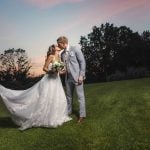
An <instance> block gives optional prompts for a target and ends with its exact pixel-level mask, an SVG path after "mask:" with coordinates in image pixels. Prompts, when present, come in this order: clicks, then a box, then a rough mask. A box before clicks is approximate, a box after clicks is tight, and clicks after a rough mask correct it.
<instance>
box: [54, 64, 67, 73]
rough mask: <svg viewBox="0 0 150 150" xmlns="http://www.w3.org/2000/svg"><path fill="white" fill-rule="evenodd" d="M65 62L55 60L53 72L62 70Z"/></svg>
mask: <svg viewBox="0 0 150 150" xmlns="http://www.w3.org/2000/svg"><path fill="white" fill-rule="evenodd" d="M64 66H65V65H64V63H63V62H61V61H54V62H53V63H52V71H53V72H57V71H60V70H62V69H64Z"/></svg>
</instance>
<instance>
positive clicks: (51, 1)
mask: <svg viewBox="0 0 150 150" xmlns="http://www.w3.org/2000/svg"><path fill="white" fill-rule="evenodd" d="M23 1H24V2H25V3H28V4H30V5H34V6H37V7H39V8H48V7H51V6H55V5H59V4H63V3H79V2H82V1H84V0H23Z"/></svg>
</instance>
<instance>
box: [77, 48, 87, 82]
mask: <svg viewBox="0 0 150 150" xmlns="http://www.w3.org/2000/svg"><path fill="white" fill-rule="evenodd" d="M76 57H77V60H78V63H79V66H80V72H79V80H80V79H85V70H86V62H85V58H84V56H83V53H82V51H81V48H80V47H76Z"/></svg>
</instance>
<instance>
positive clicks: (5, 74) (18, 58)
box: [0, 48, 31, 81]
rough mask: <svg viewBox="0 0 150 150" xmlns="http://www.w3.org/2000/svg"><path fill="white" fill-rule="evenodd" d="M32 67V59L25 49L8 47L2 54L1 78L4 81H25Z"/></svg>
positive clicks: (0, 63) (0, 61) (0, 64)
mask: <svg viewBox="0 0 150 150" xmlns="http://www.w3.org/2000/svg"><path fill="white" fill-rule="evenodd" d="M30 68H31V65H30V61H29V60H28V56H27V54H26V51H25V50H23V49H20V48H19V49H14V48H13V49H8V50H5V51H4V53H3V54H1V55H0V78H1V80H3V81H12V80H18V81H23V80H25V79H26V78H27V76H28V74H29V70H30Z"/></svg>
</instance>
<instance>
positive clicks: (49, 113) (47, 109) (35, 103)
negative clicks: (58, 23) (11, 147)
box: [0, 36, 86, 130]
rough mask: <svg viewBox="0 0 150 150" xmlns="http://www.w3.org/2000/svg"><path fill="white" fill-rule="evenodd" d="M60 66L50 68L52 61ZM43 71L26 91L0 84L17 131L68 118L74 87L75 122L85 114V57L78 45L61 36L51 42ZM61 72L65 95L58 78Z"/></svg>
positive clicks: (53, 123)
mask: <svg viewBox="0 0 150 150" xmlns="http://www.w3.org/2000/svg"><path fill="white" fill-rule="evenodd" d="M56 62H61V63H62V64H64V65H63V67H62V68H61V69H58V70H55V71H54V70H53V68H54V67H53V66H54V64H56ZM43 70H44V71H45V72H46V74H45V75H44V76H43V78H42V79H41V80H40V81H39V82H37V83H36V84H35V85H34V86H32V87H31V88H29V89H27V90H11V89H8V88H5V87H4V86H2V85H0V96H1V98H2V100H3V102H4V104H5V105H6V107H7V109H8V111H9V112H10V115H11V119H12V120H13V121H14V123H15V124H17V125H18V126H20V128H19V129H20V130H25V129H28V128H31V127H54V128H55V127H58V126H59V125H62V124H63V123H64V122H67V121H70V120H71V119H72V118H71V117H70V115H71V114H72V98H73V92H74V89H75V90H76V93H77V97H78V102H79V118H78V121H77V122H78V123H82V122H83V120H84V118H85V117H86V108H85V96H84V88H83V80H84V79H85V59H84V56H83V54H82V51H81V49H80V48H78V47H76V46H70V45H69V43H68V39H67V38H66V37H64V36H61V37H59V38H58V39H57V45H51V46H50V47H49V49H48V52H47V58H46V60H45V64H44V67H43ZM60 74H65V86H66V95H65V92H64V89H63V86H62V83H61V80H60Z"/></svg>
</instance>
